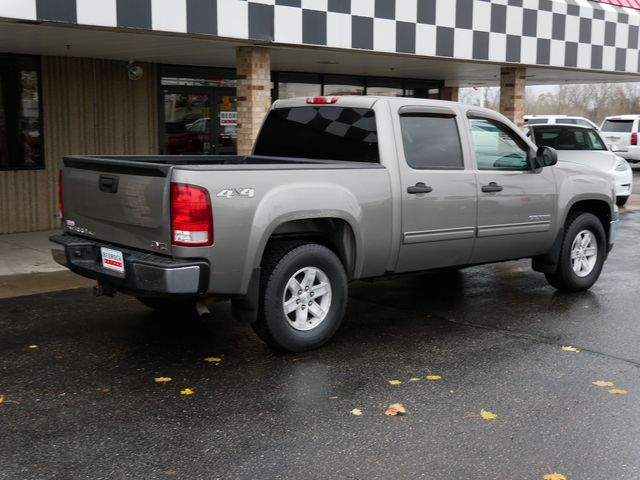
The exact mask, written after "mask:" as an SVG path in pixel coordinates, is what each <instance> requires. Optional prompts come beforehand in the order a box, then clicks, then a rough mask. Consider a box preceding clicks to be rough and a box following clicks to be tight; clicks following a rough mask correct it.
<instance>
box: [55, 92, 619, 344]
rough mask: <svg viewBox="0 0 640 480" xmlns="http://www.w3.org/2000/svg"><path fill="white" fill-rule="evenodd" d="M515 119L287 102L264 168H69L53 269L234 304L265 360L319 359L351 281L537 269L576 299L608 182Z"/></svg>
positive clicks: (599, 228)
mask: <svg viewBox="0 0 640 480" xmlns="http://www.w3.org/2000/svg"><path fill="white" fill-rule="evenodd" d="M556 162H557V157H556V154H555V151H554V150H553V149H550V148H548V147H541V148H540V149H538V150H536V148H535V146H534V145H533V144H532V143H530V142H529V141H528V140H527V139H526V137H525V136H524V135H523V134H522V133H521V132H520V131H519V130H518V129H517V128H516V127H515V126H514V125H513V124H512V123H510V122H509V121H508V120H507V119H506V118H505V117H503V116H502V115H500V114H498V113H496V112H494V111H491V110H487V109H482V108H477V107H470V106H465V105H461V104H457V103H450V102H442V101H432V100H420V99H413V98H385V97H380V98H378V97H313V98H306V99H305V98H299V99H292V100H279V101H277V102H275V104H274V105H273V107H272V109H271V111H270V112H269V114H268V116H267V118H266V120H265V122H264V125H263V127H262V129H261V132H260V135H259V137H258V139H257V141H256V144H255V147H254V152H253V155H251V156H247V157H241V156H205V157H193V156H140V157H137V156H93V157H85V156H68V157H65V159H64V170H63V171H62V172H61V178H62V189H61V198H60V200H61V210H62V213H63V217H64V221H63V225H64V234H62V235H55V236H53V237H51V240H52V242H53V244H54V247H55V248H54V257H55V258H56V260H57V261H58V262H60V263H62V264H63V265H66V266H67V267H68V268H69V269H71V270H72V271H74V272H76V273H78V274H80V275H84V276H86V277H90V278H94V279H96V280H97V281H98V286H97V288H96V289H97V292H98V293H102V294H113V293H115V292H116V291H119V292H123V293H126V294H129V295H133V296H135V297H137V298H138V299H139V300H140V301H141V302H142V303H144V304H145V305H147V306H149V307H151V308H155V309H158V310H162V311H169V310H173V311H176V312H180V311H181V310H182V309H185V310H186V309H190V308H193V307H194V306H196V304H197V305H199V306H201V305H202V302H203V301H204V300H207V299H212V298H216V299H227V300H231V302H232V306H233V312H234V315H235V316H236V317H238V318H240V319H244V320H246V321H248V322H250V323H251V325H252V326H253V328H254V330H255V332H256V333H257V334H258V335H259V336H260V338H261V339H262V340H264V341H265V342H266V343H267V344H268V345H270V346H271V347H273V348H276V349H281V350H285V351H293V352H297V351H304V350H309V349H312V348H316V347H318V346H320V345H322V344H323V343H325V342H326V341H328V340H329V339H330V338H331V336H332V335H333V334H334V333H335V331H336V330H337V329H338V327H339V325H340V323H341V321H342V318H343V315H344V311H345V307H346V304H347V298H348V290H347V286H348V283H349V281H351V280H357V279H370V278H375V277H383V276H392V275H394V274H400V273H407V272H420V271H426V270H436V269H445V268H451V267H461V266H468V265H477V264H483V263H489V262H498V261H504V260H512V259H519V258H531V259H532V260H533V262H532V265H533V269H534V270H536V271H539V272H543V273H544V274H545V275H546V277H547V279H548V281H549V283H550V284H551V285H553V286H554V287H556V288H558V289H561V290H565V291H578V290H584V289H588V288H589V287H591V285H593V284H594V282H595V281H596V280H597V278H598V277H599V275H600V271H601V269H602V265H603V263H604V261H605V259H606V257H607V254H608V252H609V251H610V249H611V247H612V246H613V241H614V238H615V231H616V225H617V216H618V213H617V207H616V206H615V197H614V194H613V185H612V179H610V178H608V177H606V176H603V174H601V173H598V172H597V171H595V170H590V169H589V168H588V167H584V166H579V165H576V164H566V165H562V164H558V165H556Z"/></svg>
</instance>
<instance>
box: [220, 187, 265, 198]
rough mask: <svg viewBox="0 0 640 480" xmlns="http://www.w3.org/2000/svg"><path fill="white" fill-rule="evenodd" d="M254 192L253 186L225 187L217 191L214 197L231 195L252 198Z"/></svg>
mask: <svg viewBox="0 0 640 480" xmlns="http://www.w3.org/2000/svg"><path fill="white" fill-rule="evenodd" d="M255 194H256V191H255V189H254V188H225V189H224V190H221V191H220V192H218V194H217V195H216V197H224V198H233V197H248V198H253V197H254V196H255Z"/></svg>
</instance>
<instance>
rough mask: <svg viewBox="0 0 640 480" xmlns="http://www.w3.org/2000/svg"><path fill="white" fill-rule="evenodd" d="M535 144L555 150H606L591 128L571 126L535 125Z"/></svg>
mask: <svg viewBox="0 0 640 480" xmlns="http://www.w3.org/2000/svg"><path fill="white" fill-rule="evenodd" d="M534 140H535V144H536V145H537V146H539V147H543V146H544V147H552V148H555V149H556V150H606V149H607V148H606V147H605V145H604V143H603V142H602V140H601V139H600V137H599V136H598V135H597V134H596V133H595V132H594V131H593V130H586V129H584V128H571V127H551V126H549V127H537V128H535V129H534Z"/></svg>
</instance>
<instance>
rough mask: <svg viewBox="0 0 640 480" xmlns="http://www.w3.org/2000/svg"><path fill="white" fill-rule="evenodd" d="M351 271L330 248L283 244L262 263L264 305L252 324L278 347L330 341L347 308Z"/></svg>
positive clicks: (273, 248) (296, 348) (295, 348)
mask: <svg viewBox="0 0 640 480" xmlns="http://www.w3.org/2000/svg"><path fill="white" fill-rule="evenodd" d="M347 297H348V288H347V275H346V273H345V271H344V267H343V266H342V262H340V259H339V258H338V257H337V256H336V255H335V254H334V253H333V252H332V251H331V250H329V249H328V248H326V247H324V246H322V245H318V244H314V243H301V242H279V243H276V244H274V245H272V246H271V247H270V248H269V249H268V250H267V252H265V256H264V260H263V262H262V278H261V288H260V308H259V312H258V319H257V320H256V322H255V323H254V324H252V326H253V329H254V331H255V332H256V334H257V335H258V336H259V337H260V338H261V339H262V340H263V341H264V342H265V343H266V344H267V345H269V347H271V348H273V349H274V350H280V351H285V352H304V351H307V350H313V349H314V348H318V347H320V346H321V345H323V344H325V343H326V342H328V341H329V339H331V337H332V336H333V334H334V333H335V332H336V330H337V329H338V327H339V326H340V324H341V323H342V319H343V317H344V311H345V308H346V306H347Z"/></svg>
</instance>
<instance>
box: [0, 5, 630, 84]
mask: <svg viewBox="0 0 640 480" xmlns="http://www.w3.org/2000/svg"><path fill="white" fill-rule="evenodd" d="M0 17H9V18H20V19H29V20H45V21H60V22H70V23H79V24H86V25H99V26H106V27H122V28H141V29H149V30H159V31H169V32H180V33H194V34H205V35H214V36H219V37H228V38H239V39H252V40H260V41H264V42H275V43H280V44H294V45H300V44H307V45H318V46H327V47H333V48H344V49H362V50H373V51H379V52H393V53H402V54H415V55H421V56H429V57H451V58H456V59H470V60H488V61H492V62H513V63H516V64H525V65H552V66H558V67H577V68H581V69H589V70H604V71H619V72H632V73H637V72H638V66H639V64H638V30H639V27H640V10H635V9H631V8H626V7H618V6H614V5H609V4H601V3H596V2H591V1H589V0H1V1H0Z"/></svg>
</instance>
